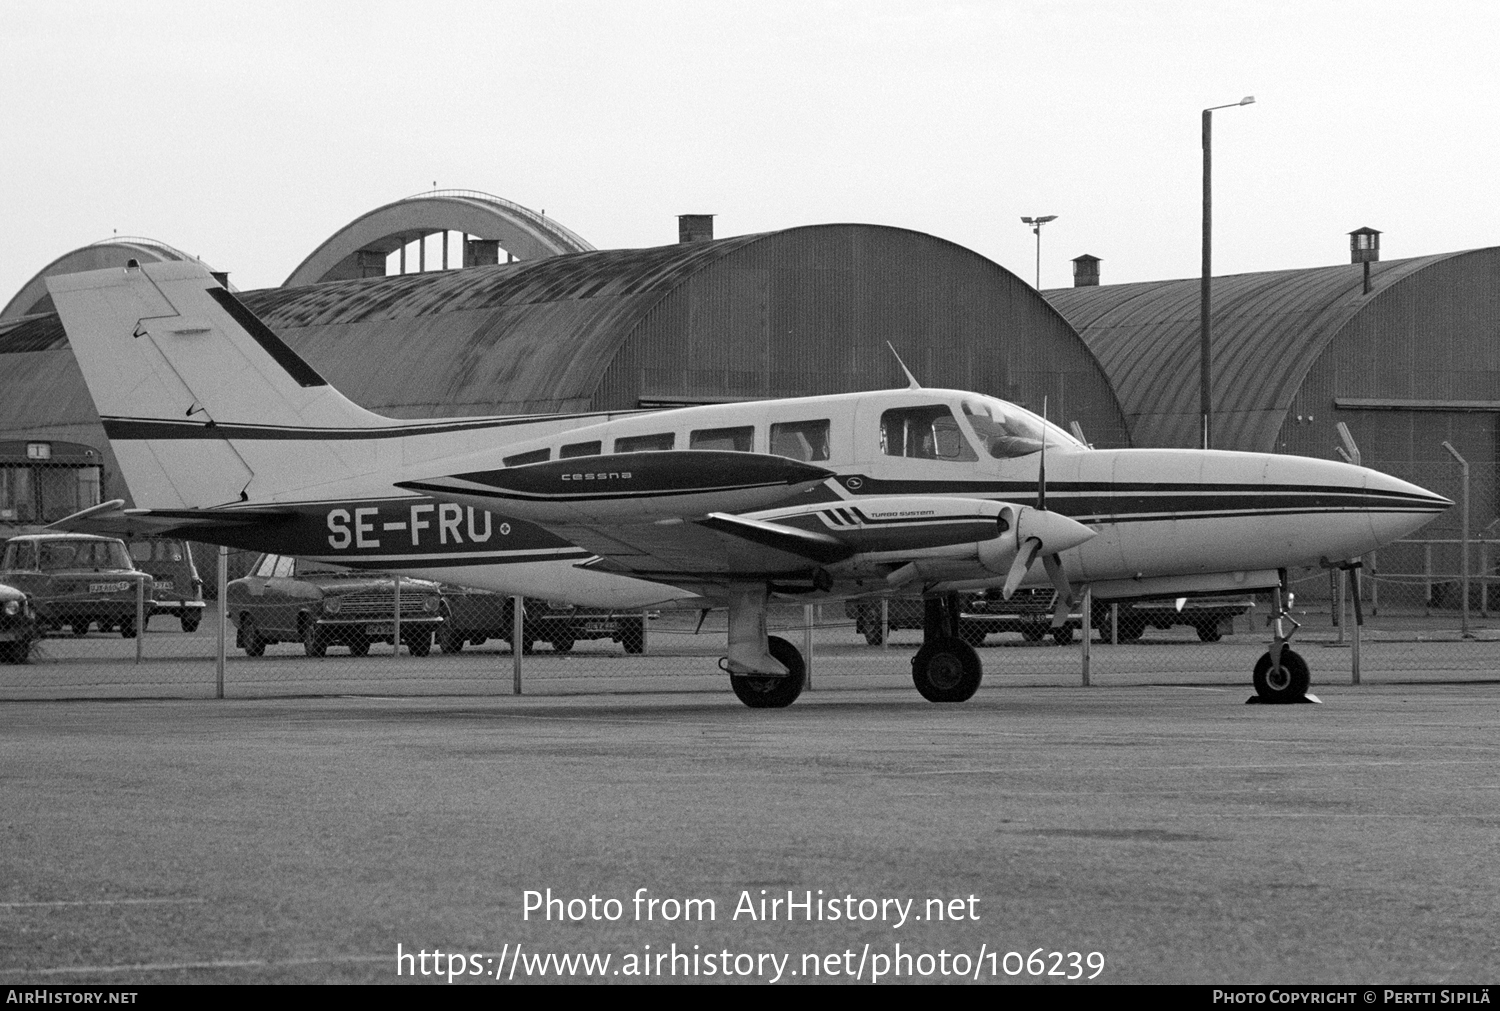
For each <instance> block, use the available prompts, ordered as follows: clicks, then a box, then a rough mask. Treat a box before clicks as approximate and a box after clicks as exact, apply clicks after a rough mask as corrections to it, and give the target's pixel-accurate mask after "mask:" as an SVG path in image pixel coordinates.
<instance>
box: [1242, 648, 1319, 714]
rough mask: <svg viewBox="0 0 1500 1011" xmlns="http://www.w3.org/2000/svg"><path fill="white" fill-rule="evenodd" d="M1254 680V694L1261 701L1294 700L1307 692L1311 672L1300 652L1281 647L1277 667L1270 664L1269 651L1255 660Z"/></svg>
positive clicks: (1310, 681)
mask: <svg viewBox="0 0 1500 1011" xmlns="http://www.w3.org/2000/svg"><path fill="white" fill-rule="evenodd" d="M1254 681H1255V694H1256V695H1259V696H1260V700H1261V701H1262V702H1296V701H1297V700H1298V699H1300V698H1302V697H1303V696H1304V695H1306V694H1307V686H1308V685H1310V684H1312V674H1311V672H1310V671H1309V670H1308V669H1307V661H1306V660H1304V659H1302V655H1301V654H1300V653H1297V652H1295V651H1294V650H1290V649H1283V650H1282V651H1281V664H1280V666H1278V667H1275V668H1273V667H1272V666H1271V654H1270V651H1267V652H1265V653H1263V654H1262V655H1261V658H1260V659H1259V660H1257V661H1255V675H1254Z"/></svg>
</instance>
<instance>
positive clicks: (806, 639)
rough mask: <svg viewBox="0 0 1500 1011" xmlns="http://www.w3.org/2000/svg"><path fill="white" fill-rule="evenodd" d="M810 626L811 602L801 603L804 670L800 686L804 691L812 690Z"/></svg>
mask: <svg viewBox="0 0 1500 1011" xmlns="http://www.w3.org/2000/svg"><path fill="white" fill-rule="evenodd" d="M812 627H813V606H812V605H811V604H803V605H802V665H803V667H804V668H805V671H804V673H803V680H802V688H803V690H804V691H812V686H813V682H812V675H813V645H812Z"/></svg>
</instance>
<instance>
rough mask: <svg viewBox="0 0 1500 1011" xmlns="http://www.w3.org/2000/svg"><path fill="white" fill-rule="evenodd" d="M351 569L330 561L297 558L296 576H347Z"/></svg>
mask: <svg viewBox="0 0 1500 1011" xmlns="http://www.w3.org/2000/svg"><path fill="white" fill-rule="evenodd" d="M351 571H353V570H351V569H347V568H345V567H344V566H342V565H334V564H333V563H332V562H316V561H313V560H311V559H307V558H299V559H297V576H298V578H301V577H302V576H347V575H349V574H350V572H351Z"/></svg>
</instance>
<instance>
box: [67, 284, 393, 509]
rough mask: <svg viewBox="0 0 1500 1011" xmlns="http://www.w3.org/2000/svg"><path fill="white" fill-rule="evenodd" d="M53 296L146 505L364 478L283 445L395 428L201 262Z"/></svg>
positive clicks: (201, 502) (135, 491)
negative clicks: (333, 382)
mask: <svg viewBox="0 0 1500 1011" xmlns="http://www.w3.org/2000/svg"><path fill="white" fill-rule="evenodd" d="M47 287H48V288H49V289H50V290H51V292H52V298H53V301H54V302H55V303H56V305H57V311H58V314H59V315H60V316H61V317H62V322H63V327H64V328H65V329H66V330H67V333H68V339H69V342H70V343H71V345H72V348H73V353H74V356H75V357H76V358H77V360H78V364H79V367H80V368H81V369H82V371H83V376H84V380H85V381H86V382H87V383H88V386H89V392H90V393H91V394H92V395H93V398H94V404H95V407H96V408H97V409H98V411H99V416H100V418H101V419H102V420H103V422H104V428H105V432H106V433H107V434H108V435H109V437H110V441H111V443H112V444H113V445H114V448H115V455H116V457H117V458H118V459H119V461H120V466H121V468H122V469H123V470H124V472H125V480H126V483H127V484H128V485H129V487H130V489H131V492H132V495H133V496H134V498H135V500H136V504H137V505H143V506H151V507H157V508H208V507H213V506H217V505H225V504H229V503H234V502H249V501H255V500H265V499H267V498H269V497H270V496H271V495H273V494H275V493H276V492H277V491H283V490H285V489H286V487H288V485H289V484H292V485H295V484H298V483H304V484H305V483H311V481H312V480H313V479H314V478H317V479H321V480H328V479H329V478H332V477H336V476H338V475H339V474H343V473H350V472H352V471H356V470H358V469H360V468H359V466H358V464H357V462H356V461H352V460H348V459H344V457H343V455H341V454H340V452H339V451H338V450H337V449H334V448H330V447H328V446H326V445H320V444H319V442H317V441H315V440H314V439H311V438H306V439H299V440H298V441H296V442H295V443H292V444H289V443H288V442H287V441H286V440H288V439H298V436H299V433H300V434H303V435H308V436H311V435H318V436H321V437H322V438H323V439H327V438H330V437H332V438H338V436H339V434H340V433H346V434H347V433H351V432H352V431H353V430H364V429H378V428H386V427H390V426H392V425H395V424H398V423H397V422H395V421H394V420H392V419H389V418H384V417H382V416H380V415H378V414H374V413H372V412H370V411H367V410H365V409H364V408H362V407H360V406H359V405H357V404H355V403H353V402H352V401H350V400H349V399H348V398H346V397H345V396H343V394H341V393H339V392H338V391H337V390H336V389H334V388H333V387H332V386H330V385H329V384H328V382H327V381H326V380H325V379H324V378H323V377H322V376H320V375H319V374H318V373H317V371H316V370H315V369H313V367H312V366H311V365H309V364H308V363H307V362H306V361H304V360H303V359H302V358H301V357H299V356H298V355H297V353H296V352H295V351H293V350H292V349H291V348H290V347H288V346H287V345H286V343H285V342H284V341H282V340H281V338H279V337H278V336H277V335H276V334H275V333H274V332H273V331H272V330H271V329H270V328H269V327H267V326H266V325H265V324H264V323H263V322H261V321H260V320H259V319H257V318H256V317H255V315H254V314H253V313H252V312H250V310H249V309H247V308H246V307H245V306H244V304H243V303H241V302H240V301H239V300H238V299H237V298H235V297H234V295H232V294H231V293H230V292H229V291H228V290H226V289H225V288H224V287H223V286H222V285H221V284H220V283H219V282H218V281H217V280H215V279H214V278H213V276H212V275H211V274H209V272H208V271H207V270H206V269H205V268H204V267H203V266H202V265H201V264H197V263H191V262H168V263H151V264H146V265H144V266H136V265H131V266H127V267H124V268H118V267H116V268H110V269H107V270H96V271H89V272H87V273H83V274H70V275H65V276H61V277H51V278H48V279H47ZM345 455H347V454H345ZM293 464H295V465H293Z"/></svg>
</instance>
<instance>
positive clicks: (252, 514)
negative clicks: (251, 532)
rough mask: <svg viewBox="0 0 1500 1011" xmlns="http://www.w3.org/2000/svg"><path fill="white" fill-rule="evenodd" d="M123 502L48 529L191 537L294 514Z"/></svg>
mask: <svg viewBox="0 0 1500 1011" xmlns="http://www.w3.org/2000/svg"><path fill="white" fill-rule="evenodd" d="M124 506H125V500H124V499H118V498H117V499H111V500H110V501H108V502H101V503H100V504H99V505H96V506H90V507H89V508H88V509H82V510H79V511H78V512H76V513H73V514H72V515H70V516H64V517H63V518H62V519H60V520H58V521H56V522H55V523H49V524H48V525H47V529H49V530H66V531H68V532H69V533H79V534H103V535H105V536H109V537H161V536H167V535H171V534H183V535H188V536H191V534H192V532H193V531H194V530H206V529H210V528H211V529H218V530H222V529H225V528H233V527H251V526H259V527H264V526H271V525H275V524H278V523H282V522H286V521H289V520H291V519H292V518H293V516H294V515H295V514H294V513H293V512H292V511H291V510H282V509H236V510H225V509H126V508H125V507H124Z"/></svg>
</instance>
